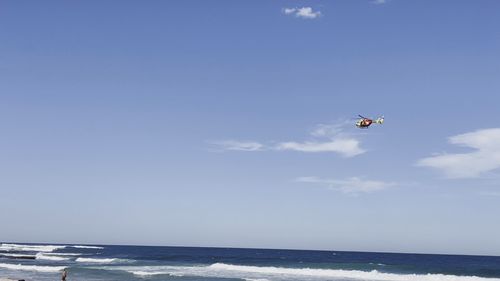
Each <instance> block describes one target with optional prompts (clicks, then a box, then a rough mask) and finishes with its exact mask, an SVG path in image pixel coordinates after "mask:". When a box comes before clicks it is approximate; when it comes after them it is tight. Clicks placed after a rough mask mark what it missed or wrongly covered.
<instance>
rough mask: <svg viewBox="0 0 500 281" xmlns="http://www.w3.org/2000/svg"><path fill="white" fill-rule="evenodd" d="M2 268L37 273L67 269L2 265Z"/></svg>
mask: <svg viewBox="0 0 500 281" xmlns="http://www.w3.org/2000/svg"><path fill="white" fill-rule="evenodd" d="M0 268H5V269H10V270H24V271H37V272H58V271H61V270H63V269H64V268H65V267H64V266H40V265H22V264H10V263H0Z"/></svg>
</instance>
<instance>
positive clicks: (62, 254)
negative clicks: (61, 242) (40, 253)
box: [44, 253, 85, 256]
mask: <svg viewBox="0 0 500 281" xmlns="http://www.w3.org/2000/svg"><path fill="white" fill-rule="evenodd" d="M44 255H46V256H49V255H50V256H81V255H85V254H80V253H44Z"/></svg>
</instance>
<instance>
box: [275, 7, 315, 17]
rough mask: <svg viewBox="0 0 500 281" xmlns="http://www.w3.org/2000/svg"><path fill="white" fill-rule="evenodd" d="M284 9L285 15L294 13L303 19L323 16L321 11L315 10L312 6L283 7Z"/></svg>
mask: <svg viewBox="0 0 500 281" xmlns="http://www.w3.org/2000/svg"><path fill="white" fill-rule="evenodd" d="M282 11H283V13H284V14H285V15H294V16H295V17H297V18H303V19H315V18H318V17H320V16H321V12H320V11H314V10H313V8H311V7H302V8H283V9H282Z"/></svg>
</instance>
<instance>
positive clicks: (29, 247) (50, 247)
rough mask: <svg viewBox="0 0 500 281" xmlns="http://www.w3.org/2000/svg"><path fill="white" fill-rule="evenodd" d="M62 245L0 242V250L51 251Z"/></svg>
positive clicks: (62, 247) (62, 246)
mask: <svg viewBox="0 0 500 281" xmlns="http://www.w3.org/2000/svg"><path fill="white" fill-rule="evenodd" d="M64 248H66V246H64V245H23V244H7V243H2V244H0V250H1V251H20V252H52V251H55V250H59V249H64Z"/></svg>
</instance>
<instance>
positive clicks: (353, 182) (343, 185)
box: [296, 177, 396, 194]
mask: <svg viewBox="0 0 500 281" xmlns="http://www.w3.org/2000/svg"><path fill="white" fill-rule="evenodd" d="M296 181H298V182H305V183H314V184H320V185H324V186H326V187H328V188H329V189H332V190H337V191H341V192H343V193H351V194H353V193H370V192H375V191H380V190H384V189H387V188H389V187H392V186H394V185H396V183H394V182H384V181H374V180H364V179H361V178H358V177H352V178H348V179H345V180H338V179H322V178H317V177H301V178H297V179H296Z"/></svg>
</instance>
